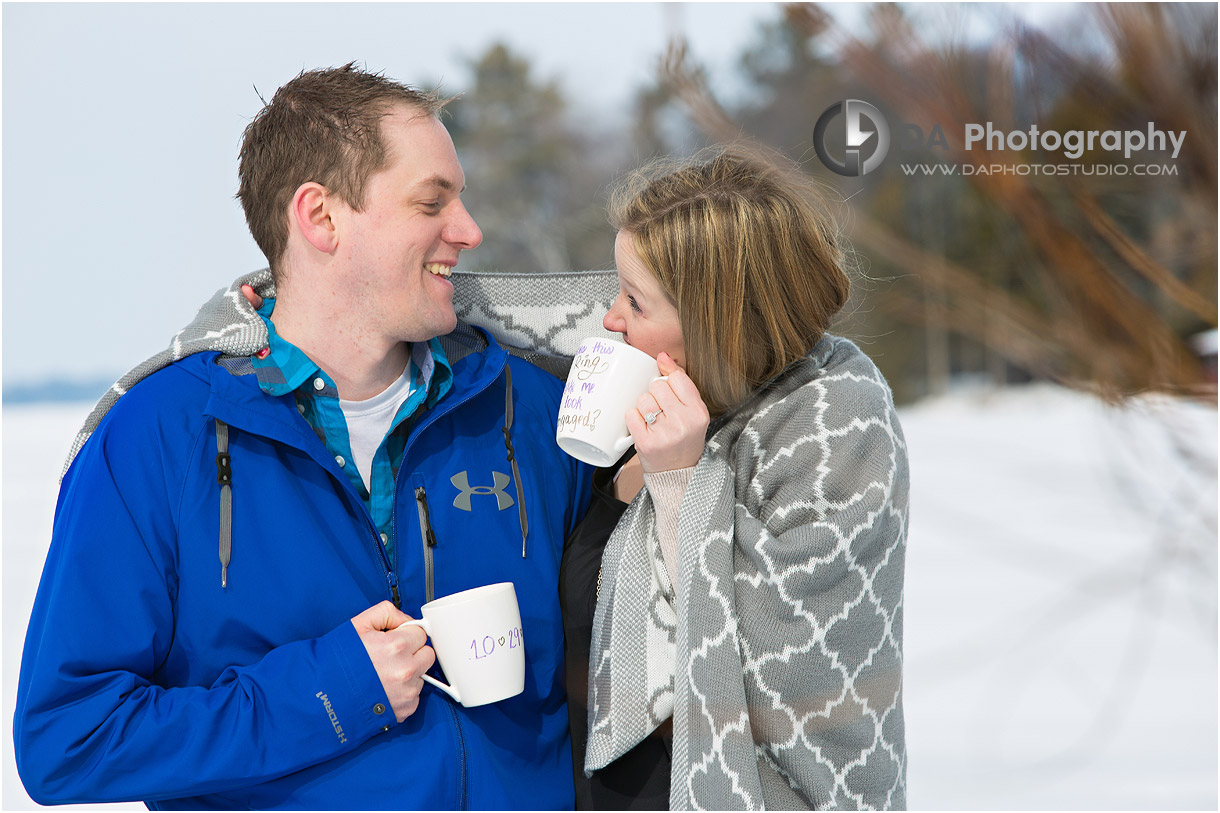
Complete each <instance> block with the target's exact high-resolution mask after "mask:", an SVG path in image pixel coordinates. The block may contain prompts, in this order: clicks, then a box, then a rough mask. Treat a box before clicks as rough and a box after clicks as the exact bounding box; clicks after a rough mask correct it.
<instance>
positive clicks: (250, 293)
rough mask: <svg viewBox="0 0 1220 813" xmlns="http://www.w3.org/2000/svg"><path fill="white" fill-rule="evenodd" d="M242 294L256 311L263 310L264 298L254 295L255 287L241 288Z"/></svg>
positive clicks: (244, 286)
mask: <svg viewBox="0 0 1220 813" xmlns="http://www.w3.org/2000/svg"><path fill="white" fill-rule="evenodd" d="M241 293H242V296H244V297H245V298H246V299H247V300H248V301H249V302H250V304H251V305H253V306H254V309H255V310H258V309H259V308H261V307H262V306H263V298H262V297H261V296H259V295H258V294H256V293H254V287H253V286H251V285H243V286H241Z"/></svg>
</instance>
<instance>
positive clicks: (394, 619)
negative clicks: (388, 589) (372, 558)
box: [352, 601, 436, 723]
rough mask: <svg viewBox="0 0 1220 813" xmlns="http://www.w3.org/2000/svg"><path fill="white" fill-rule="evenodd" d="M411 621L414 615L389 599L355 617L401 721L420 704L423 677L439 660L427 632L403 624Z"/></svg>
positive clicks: (374, 664) (357, 630) (396, 716)
mask: <svg viewBox="0 0 1220 813" xmlns="http://www.w3.org/2000/svg"><path fill="white" fill-rule="evenodd" d="M410 620H411V616H409V615H407V614H406V613H404V612H403V611H402V610H399V609H398V608H397V607H395V606H394V605H393V604H391V603H390V602H388V601H383V602H381V603H380V604H378V605H376V606H375V607H370V608H368V609H367V610H365V611H364V612H362V613H361V614H360V615H358V616H356V617H355V618H353V619H352V625H353V626H354V627H355V628H356V632H357V633H359V634H360V640H361V642H363V644H364V648H365V649H366V650H367V651H368V653H369V659H370V660H372V661H373V668H374V669H376V670H377V676H378V677H379V678H381V686H382V688H383V689H385V693H386V697H388V698H389V699H390V707H391V708H393V709H394V717H395V718H396V719H397V720H398V722H400V723H401V722H402V721H403V720H405V719H407V718H408V717H410V716H411V715H412V714H414V713H415V710H416V709H417V708H418V707H419V693H420V691H421V690H422V689H423V687H424V680H423V678H422V677H420V676H421V675H423V673H424V672H427V671H428V669H429V668H431V666H432V664H433V663H435V662H436V653H435V652H433V651H432V647H430V646H428V645H427V640H428V636H427V635H426V634H425V633H424V631H423V630H422V629H420V628H419V627H416V626H409V627H404V626H402V623H403V622H404V621H410Z"/></svg>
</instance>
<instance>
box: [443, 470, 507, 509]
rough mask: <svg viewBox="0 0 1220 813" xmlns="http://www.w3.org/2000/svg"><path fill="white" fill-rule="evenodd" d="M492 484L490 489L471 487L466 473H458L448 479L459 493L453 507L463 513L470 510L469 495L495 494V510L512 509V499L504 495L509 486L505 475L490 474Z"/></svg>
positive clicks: (495, 472) (498, 473)
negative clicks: (506, 487)
mask: <svg viewBox="0 0 1220 813" xmlns="http://www.w3.org/2000/svg"><path fill="white" fill-rule="evenodd" d="M491 479H492V482H494V483H495V485H493V486H491V487H490V488H489V487H487V486H471V485H470V480H469V478H468V477H467V475H466V472H464V471H459V472H458V473H457V474H455V475H453V476H452V477H450V478H449V482H451V483H453V484H454V485H455V486H457V489H458V491H459V492H460V493H459V494H458V495H457V496H456V497H454V498H453V507H454V508H460V509H461V510H463V511H469V510H470V495H471V494H495V495H496V507H497V510H500V511H503V510H504V509H505V508H512V505H513V498H512V497H510V496H508V495H507V494H505V493H504V488H505V486H507V485H508V484H509V478H508V475H507V474H501V473H500V472H498V471H493V472H492V473H491Z"/></svg>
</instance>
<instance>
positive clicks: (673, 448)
mask: <svg viewBox="0 0 1220 813" xmlns="http://www.w3.org/2000/svg"><path fill="white" fill-rule="evenodd" d="M657 369H658V370H660V371H661V375H664V376H668V378H667V379H666V380H664V381H654V382H652V385H651V386H649V388H648V392H646V393H644V394H643V395H641V396H640V398H639V400H638V401H636V404H635V406H636V408H635V409H632V410H628V412H627V416H626V417H627V431H629V432H630V433H631V437H632V438H633V439H634V440H635V450H636V454H637V455H639V458H640V463H641V465H642V466H643V468H644V471H645V472H648V473H652V472H658V471H673V470H674V469H685V468H689V467H691V466H693V465H695V464H696V463H698V462H699V458H701V457H703V446H704V442H705V440H706V438H707V425H708V423H709V421H710V417H709V416H708V412H707V406H706V405H705V404H704V403H703V398H702V397H701V396H700V395H699V388H698V387H696V386H695V382H693V381H691V380H690V376H688V375H687V374H686V371H684V370H683V369H682V368H681V367H679V366H678V365H677V363H676V362H674V360H673V358H672V357H670V355H669V354H668V353H661V355H659V356H657ZM649 414H652V415H655V418H654V420H653V422H652V423H651V424H650V423H648V422H647V420H646V419H645V416H647V415H649Z"/></svg>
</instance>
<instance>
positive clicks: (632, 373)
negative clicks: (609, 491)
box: [555, 338, 665, 467]
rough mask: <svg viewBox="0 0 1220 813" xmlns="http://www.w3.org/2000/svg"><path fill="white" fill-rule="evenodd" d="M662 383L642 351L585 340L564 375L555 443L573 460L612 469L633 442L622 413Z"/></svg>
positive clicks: (615, 343) (653, 363)
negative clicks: (565, 375) (652, 387)
mask: <svg viewBox="0 0 1220 813" xmlns="http://www.w3.org/2000/svg"><path fill="white" fill-rule="evenodd" d="M663 378H665V376H661V375H657V362H656V359H654V358H653V357H652V356H650V355H648V354H647V353H645V352H644V351H643V350H637V349H636V348H634V347H632V346H631V345H629V344H624V343H623V342H618V341H614V340H613V339H597V338H588V339H585V340H584V341H582V342H581V343H580V348H579V349H578V350H577V351H576V356H575V358H573V359H572V367H571V369H570V370H569V371H568V383H567V385H566V386H565V387H564V389H563V400H562V402H560V405H559V428H558V429H557V430H556V431H555V442H556V443H558V444H559V448H561V449H563V450H564V451H565V452H567V453H568V454H570V455H571V456H572V457H574V458H576V459H577V460H581V461H584V462H585V463H589V464H590V465H593V466H603V467H604V466H611V465H614V463H615V462H617V461H618V459H619V458H620V457H622V456H623V452H625V451H627V450H628V449H629V448H631V444H632V442H633V441H632V439H631V433H630V432H628V431H627V419H626V415H627V411H628V410H629V409H632V408H634V407H635V402H636V401H637V400H638V399H639V397H640V396H641V395H643V394H644V393H645V392H647V391H648V385H649V384H651V383H652V382H653V381H656V380H659V379H663Z"/></svg>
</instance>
